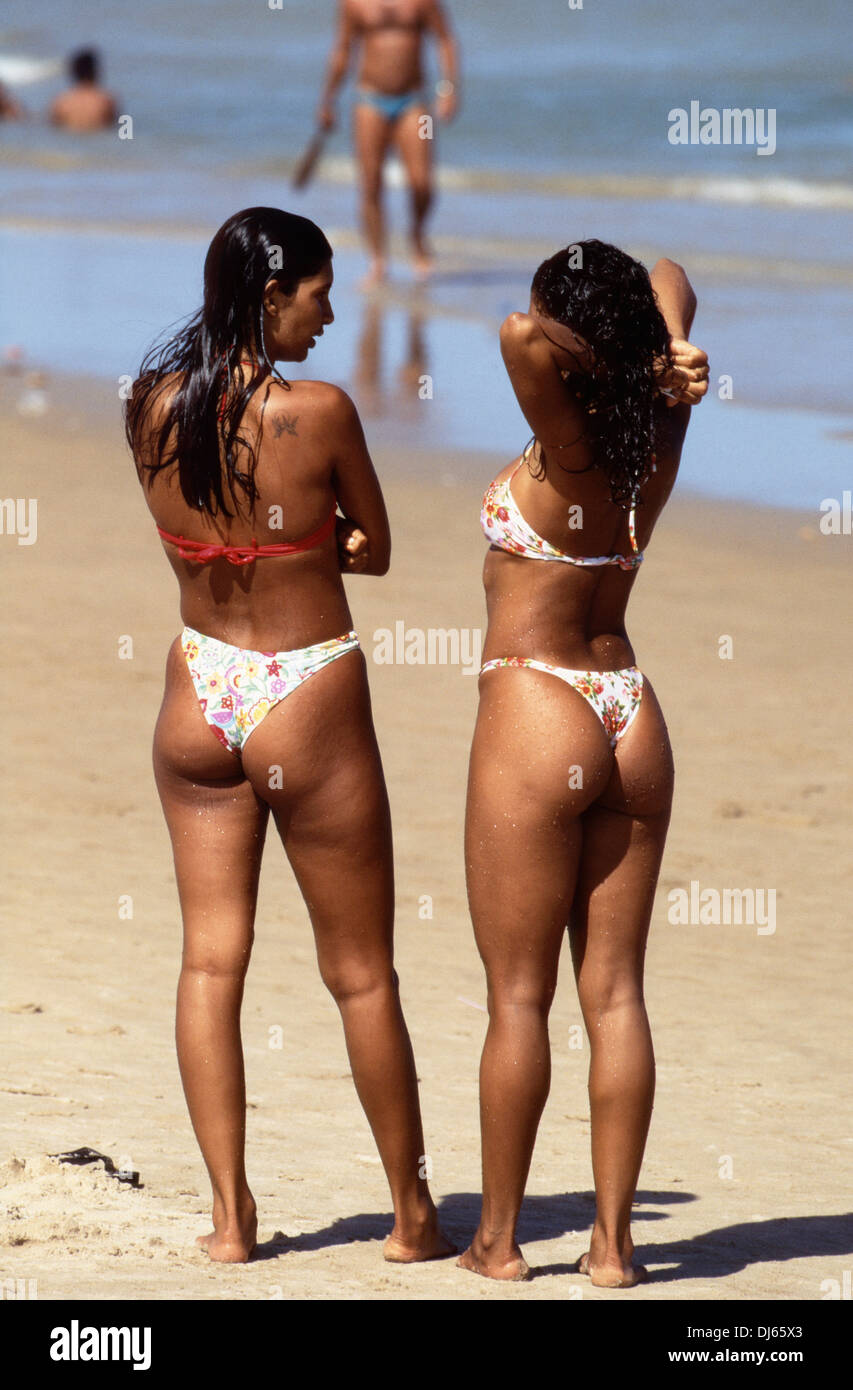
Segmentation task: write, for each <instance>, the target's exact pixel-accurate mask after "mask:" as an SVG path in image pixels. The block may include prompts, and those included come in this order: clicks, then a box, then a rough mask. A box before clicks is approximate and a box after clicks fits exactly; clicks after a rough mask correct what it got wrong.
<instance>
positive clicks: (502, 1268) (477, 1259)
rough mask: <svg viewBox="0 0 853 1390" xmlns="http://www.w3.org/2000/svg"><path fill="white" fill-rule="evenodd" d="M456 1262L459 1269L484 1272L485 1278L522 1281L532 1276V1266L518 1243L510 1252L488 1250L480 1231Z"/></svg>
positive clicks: (477, 1272) (476, 1272)
mask: <svg viewBox="0 0 853 1390" xmlns="http://www.w3.org/2000/svg"><path fill="white" fill-rule="evenodd" d="M456 1264H457V1267H458V1268H459V1269H467V1270H470V1272H471V1273H472V1274H482V1275H483V1277H484V1278H485V1279H504V1280H511V1281H512V1282H513V1283H521V1282H522V1281H523V1280H525V1279H529V1278H530V1266H529V1265H528V1263H527V1261H526V1260H525V1258H524V1256H523V1255H522V1253H521V1251H520V1250H519V1248H518V1246H517V1245H515V1244H513V1246H512V1247H511V1250H510V1253H509V1254H499V1253H498V1252H497V1251H495V1250H487V1249H486V1248H485V1245H484V1244H483V1240H482V1237H481V1236H480V1233H479V1231H478V1232H477V1234H476V1235H475V1237H474V1239H473V1240H472V1241H471V1244H470V1245H469V1246H468V1249H467V1250H466V1251H465V1252H464V1254H462V1255H460V1256H459V1259H458V1260H457V1261H456Z"/></svg>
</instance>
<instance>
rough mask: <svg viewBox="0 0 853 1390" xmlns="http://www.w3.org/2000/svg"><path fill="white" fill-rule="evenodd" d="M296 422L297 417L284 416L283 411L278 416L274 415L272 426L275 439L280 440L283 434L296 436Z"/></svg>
mask: <svg viewBox="0 0 853 1390" xmlns="http://www.w3.org/2000/svg"><path fill="white" fill-rule="evenodd" d="M298 420H299V416H298V415H285V414H284V412H283V411H282V412H281V413H280V414H279V415H274V416H273V417H272V426H273V429H274V430H275V437H276V439H281V436H282V435H283V434H285V433H287V434H297V433H298V431H297V429H296V424H297V421H298Z"/></svg>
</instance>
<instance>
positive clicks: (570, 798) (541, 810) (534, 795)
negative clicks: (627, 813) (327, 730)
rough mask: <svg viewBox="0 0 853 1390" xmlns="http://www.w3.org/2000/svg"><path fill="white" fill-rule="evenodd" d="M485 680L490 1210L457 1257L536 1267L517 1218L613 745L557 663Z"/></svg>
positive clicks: (479, 1266) (475, 887) (477, 759)
mask: <svg viewBox="0 0 853 1390" xmlns="http://www.w3.org/2000/svg"><path fill="white" fill-rule="evenodd" d="M480 690H481V697H480V710H479V714H478V718H477V727H476V730H475V733H474V742H473V746H472V749H471V766H470V774H469V782H468V805H467V813H466V830H465V841H466V866H467V875H468V897H469V902H470V906H471V916H472V919H473V923H474V933H475V936H476V939H477V945H478V947H479V950H480V955H481V956H482V959H483V963H484V965H485V968H486V978H487V983H488V1003H489V1028H488V1033H487V1035H486V1041H485V1046H484V1048H483V1056H482V1062H481V1066H480V1120H481V1129H482V1144H483V1212H482V1217H481V1221H480V1226H479V1229H478V1231H477V1233H476V1235H475V1236H474V1239H473V1241H472V1242H471V1247H470V1249H469V1250H467V1251H466V1252H465V1254H464V1255H463V1256H462V1258H461V1259H460V1261H459V1263H460V1264H461V1265H462V1266H463V1267H464V1268H466V1269H471V1270H475V1271H476V1272H477V1273H480V1274H486V1275H489V1276H491V1277H493V1278H501V1279H519V1278H525V1277H527V1274H528V1273H529V1271H528V1267H527V1265H526V1263H525V1261H524V1259H523V1257H522V1254H521V1251H520V1250H519V1248H518V1245H517V1243H516V1238H515V1228H516V1222H517V1219H518V1213H519V1210H520V1208H521V1201H522V1197H523V1195H524V1187H525V1183H526V1180H527V1174H528V1170H529V1167H530V1161H531V1158H532V1154H533V1146H534V1143H535V1140H536V1132H537V1129H538V1125H539V1119H540V1116H541V1114H542V1110H543V1107H544V1105H545V1101H546V1099H547V1096H548V1090H549V1086H550V1077H551V1057H550V1046H549V1039H548V1013H549V1010H550V1007H551V1001H552V999H553V995H554V989H555V986H556V982H557V965H558V961H559V955H560V948H561V946H562V943H563V938H564V934H565V930H566V924H567V922H568V919H569V913H570V910H571V905H572V899H573V896H574V889H575V878H576V873H577V866H578V861H579V857H580V853H581V827H580V820H579V817H580V816H581V814H582V812H583V811H584V810H585V809H586V807H587V806H588V805H589V804H590V802H591V801H592V800H593V799H594V798H595V797H596V796H597V795H598V794H599V793H600V792H601V791H602V790H603V788H604V786H605V785H606V784H607V781H608V778H609V776H610V772H611V769H612V766H613V753H612V751H611V748H610V741H609V739H608V737H607V735H606V734H605V732H604V729H603V727H602V725H601V723H600V721H599V720H598V719H597V718H596V716H595V715H594V714H593V712H592V711H591V709H590V707H589V705H588V704H587V702H586V701H585V700H584V699H583V697H582V696H581V695H579V694H578V693H577V691H574V690H572V689H571V688H570V687H569V686H567V685H566V684H565V683H564V682H561V681H560V680H559V679H558V678H557V677H556V676H553V675H549V674H546V673H543V672H539V671H535V670H530V669H527V670H512V669H500V670H497V671H491V672H487V673H486V674H485V675H484V676H483V677H482V678H481V685H480ZM545 731H547V736H543V734H544V732H545Z"/></svg>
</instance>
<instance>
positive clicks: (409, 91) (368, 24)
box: [317, 0, 458, 289]
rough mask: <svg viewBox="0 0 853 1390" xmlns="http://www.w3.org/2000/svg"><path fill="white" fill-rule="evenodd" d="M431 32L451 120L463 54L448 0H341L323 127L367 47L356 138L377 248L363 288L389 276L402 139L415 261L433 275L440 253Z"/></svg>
mask: <svg viewBox="0 0 853 1390" xmlns="http://www.w3.org/2000/svg"><path fill="white" fill-rule="evenodd" d="M427 34H432V36H433V38H434V39H435V40H436V43H437V45H438V56H439V62H440V64H441V73H442V75H441V80H440V81H439V82H438V83H437V84H436V89H435V91H436V97H437V101H436V106H435V111H436V116H437V117H438V119H439V120H440V121H450V120H452V119H453V116H454V115H455V114H456V109H457V75H458V54H457V47H456V41H455V39H454V38H453V35H452V34H451V32H450V28H449V25H448V22H447V19H446V17H445V14H444V10H443V7H442V5H441V3H440V0H340V2H339V10H338V32H337V37H336V39H335V46H334V48H333V50H332V56H331V58H330V61H329V68H328V74H327V77H326V84H325V88H324V91H323V97H322V100H321V102H320V108H319V112H318V116H317V119H318V123H319V125H320V127H321V129H323V130H332V129H334V126H335V124H336V116H335V108H334V99H335V94H336V92H337V90H338V87H339V86H340V85H341V83H342V82H343V80H344V78H345V77H346V75H347V72H348V71H349V67H350V61H351V58H352V54H353V49H354V47H355V46H356V44H359V45H360V47H361V52H360V62H359V70H358V86H357V89H356V92H355V101H354V107H353V140H354V144H355V151H356V158H357V161H358V166H359V180H360V185H361V223H362V230H363V233H364V237H365V240H366V242H367V246H368V250H369V253H370V268H369V271H368V274H367V276H366V278H365V280H363V281H362V288H363V289H370V288H372V287H373V286H374V285H378V284H381V282H382V281H383V280H384V278H385V267H386V251H385V245H386V234H385V219H384V212H383V207H382V192H383V177H382V175H383V167H384V164H385V157H386V155H387V153H388V149H389V147H390V145H391V144H392V142H393V143H395V144H396V147H397V150H398V152H399V155H400V158H401V160H402V161H403V165H404V167H405V170H406V175H407V177H408V182H409V189H410V194H411V207H412V226H411V243H412V261H413V266H414V270H415V274H416V276H417V277H418V278H419V279H423V278H425V277H426V276H427V275H428V274H429V273H430V271H431V269H432V257H431V255H430V252H429V248H428V245H427V242H426V239H425V235H424V226H425V222H426V217H427V213H428V212H429V209H430V205H431V203H432V199H433V188H432V134H433V132H432V118H431V114H430V109H429V105H430V104H429V101H428V98H427V94H426V92H425V90H424V77H423V66H422V60H423V49H424V40H425V38H426V36H427Z"/></svg>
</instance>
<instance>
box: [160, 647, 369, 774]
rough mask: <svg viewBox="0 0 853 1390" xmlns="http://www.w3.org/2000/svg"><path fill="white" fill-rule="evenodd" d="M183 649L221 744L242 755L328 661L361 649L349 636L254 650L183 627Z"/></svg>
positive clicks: (204, 712) (205, 711)
mask: <svg viewBox="0 0 853 1390" xmlns="http://www.w3.org/2000/svg"><path fill="white" fill-rule="evenodd" d="M181 646H182V648H183V652H184V656H185V657H186V662H187V668H188V670H189V673H190V676H191V678H192V683H193V685H194V686H195V693H196V695H197V696H198V701H199V704H200V705H201V712H202V714H203V715H204V717H205V719H206V720H207V722H208V724H209V725H210V727H211V729H212V730H213V732H214V733H215V734H216V737H217V738H218V739H219V741H220V743H223V744H224V745H225V747H226V748H229V749H230V750H231V752H232V753H239V752H241V750H242V747H243V744H244V743H245V742H246V739H247V738H248V737H249V734H250V733H251V732H252V730H253V729H256V728H257V727H258V725H259V724H260V722H261V720H262V719H263V718H264V716H265V715H267V714H269V712H270V710H271V709H272V708H273V706H274V705H277V704H279V703H280V702H281V701H282V700H284V699H286V697H287V696H288V695H290V694H291V693H292V691H294V690H295V689H296V688H297V686H299V685H302V683H303V681H306V680H308V678H309V676H314V675H316V674H317V672H318V671H322V669H323V667H324V666H328V665H329V662H330V661H336V660H337V658H338V657H339V656H344V655H345V654H346V652H351V651H355V650H357V648H358V637H357V636H356V634H355V633H354V632H348V633H346V634H345V635H344V636H343V637H333V638H332V639H331V641H328V642H317V643H316V644H315V645H314V646H313V647H298V648H297V649H296V650H294V651H289V652H256V651H251V650H248V649H246V648H244V647H232V646H231V644H230V643H229V642H220V641H219V640H218V639H217V638H215V637H208V636H207V635H206V634H205V633H203V632H196V630H195V628H192V627H185V628H184V630H183V632H182V633H181Z"/></svg>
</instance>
